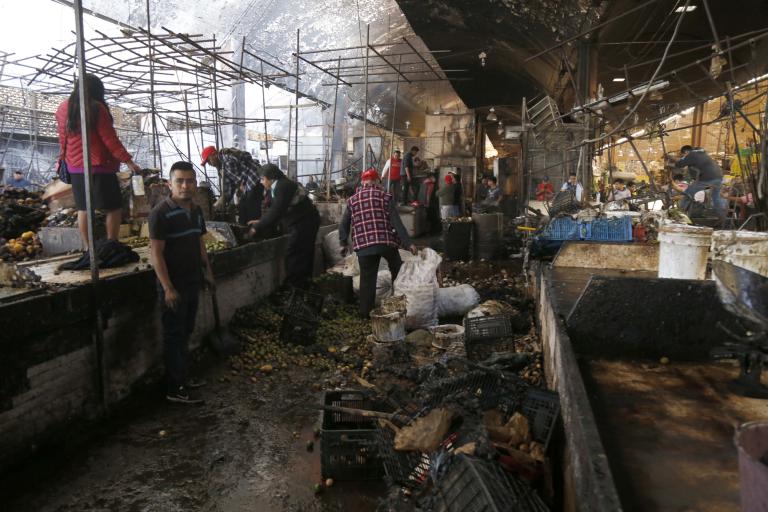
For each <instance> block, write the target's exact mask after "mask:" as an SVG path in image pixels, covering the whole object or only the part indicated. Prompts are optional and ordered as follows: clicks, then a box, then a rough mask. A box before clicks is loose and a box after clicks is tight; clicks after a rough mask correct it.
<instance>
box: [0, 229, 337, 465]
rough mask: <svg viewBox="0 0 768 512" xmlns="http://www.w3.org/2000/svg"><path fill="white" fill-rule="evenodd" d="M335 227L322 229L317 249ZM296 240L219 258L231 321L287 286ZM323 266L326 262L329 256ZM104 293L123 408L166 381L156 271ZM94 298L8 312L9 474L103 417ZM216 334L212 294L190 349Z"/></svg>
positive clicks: (221, 292) (2, 380)
mask: <svg viewBox="0 0 768 512" xmlns="http://www.w3.org/2000/svg"><path fill="white" fill-rule="evenodd" d="M332 229H335V227H334V226H326V227H323V228H322V229H321V232H320V233H318V242H320V241H322V238H321V237H322V235H323V234H324V233H327V232H328V231H330V230H332ZM287 240H288V239H287V237H280V238H275V239H270V240H264V241H262V242H258V243H252V244H246V245H243V246H241V247H237V248H234V249H231V250H227V251H223V252H220V253H216V254H214V255H212V258H211V260H212V265H213V268H214V274H215V276H216V280H217V292H218V299H219V308H220V311H221V317H222V321H223V322H228V321H229V320H230V319H231V318H232V316H233V315H234V313H235V311H236V310H237V309H238V308H240V307H242V306H245V305H248V304H252V303H254V302H256V301H257V300H259V299H260V298H262V297H265V296H267V295H269V294H271V293H272V292H273V291H275V289H277V287H278V286H280V284H281V283H282V281H283V278H284V275H285V272H284V268H283V267H284V265H283V260H284V254H285V247H286V244H287ZM316 251H321V245H320V244H316ZM316 260H319V261H322V254H316ZM98 286H99V290H98V292H99V305H100V307H101V310H102V312H103V319H104V325H103V334H104V359H103V360H104V362H105V366H106V368H107V371H106V387H107V396H108V402H109V403H110V404H114V403H116V402H119V401H120V400H122V399H124V398H125V397H126V396H128V395H129V394H130V392H131V390H132V388H133V387H134V386H135V385H137V384H138V383H140V382H144V381H147V380H153V379H156V378H157V377H158V376H159V375H161V372H160V371H159V370H160V369H161V362H162V340H161V321H160V309H159V307H158V304H157V292H156V283H155V274H154V271H153V270H151V269H149V270H143V271H137V272H131V273H128V274H122V275H117V276H114V277H110V278H107V279H104V280H102V281H100V282H99V284H98ZM93 292H94V289H93V286H92V285H91V284H90V283H88V284H85V285H81V286H77V287H73V288H69V289H63V290H59V291H57V292H53V293H47V294H45V295H38V296H32V297H26V298H23V299H20V300H18V301H16V302H12V303H9V304H6V305H3V306H0V332H2V333H3V334H2V336H0V470H2V469H4V468H6V467H7V466H8V465H10V464H11V463H13V462H14V461H15V460H18V459H19V458H21V457H24V456H25V455H26V454H28V453H29V452H30V451H31V450H33V447H34V445H39V444H40V443H41V442H44V441H45V440H46V439H50V438H52V437H54V436H56V435H57V434H58V433H59V432H61V431H63V430H64V428H65V427H66V425H68V424H70V423H71V422H75V421H80V420H83V419H86V420H90V419H96V418H99V417H100V416H101V415H102V413H103V410H102V409H101V405H100V397H99V396H98V392H97V390H98V386H97V383H98V382H99V376H98V375H97V373H98V372H97V369H98V365H97V361H96V357H95V354H94V351H93V338H94V327H95V308H94V307H93V298H94V294H93ZM213 327H214V320H213V310H212V305H211V297H210V295H209V293H208V292H206V291H203V292H201V294H200V307H199V310H198V316H197V322H196V325H195V330H194V332H193V334H192V337H191V339H190V348H191V349H193V350H194V349H195V348H198V347H200V346H201V345H202V343H203V342H204V340H205V337H206V336H207V334H208V333H209V332H211V330H213Z"/></svg>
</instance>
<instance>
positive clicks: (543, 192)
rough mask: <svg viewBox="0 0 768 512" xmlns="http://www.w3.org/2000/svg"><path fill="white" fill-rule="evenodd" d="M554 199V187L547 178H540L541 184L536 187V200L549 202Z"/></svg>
mask: <svg viewBox="0 0 768 512" xmlns="http://www.w3.org/2000/svg"><path fill="white" fill-rule="evenodd" d="M553 197H555V186H554V185H553V184H552V183H551V182H550V181H549V176H544V177H543V178H541V183H539V184H538V185H536V200H537V201H549V200H551V199H552V198H553Z"/></svg>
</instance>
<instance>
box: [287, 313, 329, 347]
mask: <svg viewBox="0 0 768 512" xmlns="http://www.w3.org/2000/svg"><path fill="white" fill-rule="evenodd" d="M319 326H320V322H319V321H318V320H315V319H312V318H309V319H308V318H306V317H301V316H293V315H283V321H282V323H281V324H280V340H281V341H282V342H283V343H292V344H294V345H311V344H313V343H314V342H315V335H316V334H317V329H318V327H319Z"/></svg>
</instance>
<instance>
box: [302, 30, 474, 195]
mask: <svg viewBox="0 0 768 512" xmlns="http://www.w3.org/2000/svg"><path fill="white" fill-rule="evenodd" d="M450 52H451V50H431V51H429V50H426V51H419V50H418V49H417V48H416V47H415V46H414V44H413V43H412V42H411V41H410V40H409V39H408V38H406V37H402V38H399V39H396V40H391V41H383V42H372V41H371V27H370V25H367V26H366V37H365V44H360V45H353V46H345V47H339V48H321V49H302V48H301V38H300V32H299V31H298V30H297V31H296V51H295V52H294V53H293V54H292V55H293V57H294V59H295V61H296V72H295V74H294V78H295V80H296V91H297V95H296V100H295V105H294V108H295V107H296V106H298V84H299V80H300V79H301V76H302V75H309V76H327V77H329V78H330V79H332V81H330V82H322V83H321V85H322V86H324V87H334V89H335V92H334V104H333V106H332V108H333V109H334V121H333V125H334V128H335V124H336V119H335V110H336V102H337V101H338V89H339V87H341V86H346V87H350V88H351V87H352V86H355V85H361V86H363V87H364V92H363V108H362V113H360V114H351V117H352V118H354V119H358V120H361V121H362V122H363V156H362V162H363V170H365V169H366V168H368V166H369V161H368V125H369V124H371V125H372V126H375V127H377V128H380V129H384V130H385V131H391V135H390V138H391V140H393V141H394V125H395V119H396V116H397V113H396V112H395V111H393V112H392V119H391V123H392V129H391V130H390V129H389V128H388V127H384V126H380V125H379V124H378V123H375V122H374V121H373V120H371V119H369V116H368V105H369V86H370V85H375V84H395V93H394V96H395V97H394V105H395V106H394V108H395V109H396V108H397V94H398V92H399V88H400V84H401V83H402V82H406V83H408V84H411V83H417V82H443V81H460V80H469V79H470V78H469V77H465V76H462V75H461V73H466V72H468V71H469V70H467V69H441V68H440V66H439V65H438V63H437V61H435V60H434V57H433V55H434V54H443V53H450ZM352 53H357V55H352ZM430 60H431V61H432V62H430ZM302 63H303V64H305V67H309V68H310V69H309V70H305V71H304V72H303V73H302V71H301V64H302ZM342 63H344V65H343V66H342ZM449 73H450V75H449ZM294 131H295V133H294V143H293V144H294V146H293V147H294V158H295V159H296V160H297V161H298V156H297V155H298V153H297V150H298V148H297V145H298V108H296V120H295V123H294ZM384 139H386V137H384ZM382 147H383V145H382ZM330 153H331V151H327V152H326V155H328V156H327V158H328V165H326V176H325V178H326V180H327V183H330V180H331V175H332V172H331V169H330V161H331V154H330ZM289 154H290V151H289ZM382 161H385V160H382Z"/></svg>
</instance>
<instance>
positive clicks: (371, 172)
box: [360, 168, 379, 181]
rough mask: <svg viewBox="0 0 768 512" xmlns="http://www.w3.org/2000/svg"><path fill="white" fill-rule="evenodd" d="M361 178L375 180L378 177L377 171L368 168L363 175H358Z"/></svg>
mask: <svg viewBox="0 0 768 512" xmlns="http://www.w3.org/2000/svg"><path fill="white" fill-rule="evenodd" d="M360 179H361V180H363V181H366V180H377V179H379V173H378V172H376V169H374V168H370V169H368V170H367V171H365V172H364V173H363V175H362V176H361V177H360Z"/></svg>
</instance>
